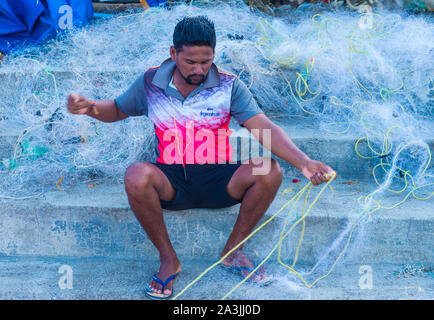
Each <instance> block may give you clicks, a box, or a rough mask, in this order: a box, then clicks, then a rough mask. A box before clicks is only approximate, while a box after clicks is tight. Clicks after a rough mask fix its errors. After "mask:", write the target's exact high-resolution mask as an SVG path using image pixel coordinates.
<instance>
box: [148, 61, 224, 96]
mask: <svg viewBox="0 0 434 320" xmlns="http://www.w3.org/2000/svg"><path fill="white" fill-rule="evenodd" d="M175 66H176V63H175V61H173V60H172V59H171V58H169V59H166V60H165V61H164V62H163V63H162V64H161V66H160V67H159V68H158V69H157V72H156V73H155V75H154V79H153V80H152V84H153V85H155V86H157V87H159V88H161V89H163V90H167V88H168V87H169V84H170V83H171V79H172V77H173V71H174V69H175ZM219 85H220V75H219V72H218V69H217V66H216V65H215V64H214V63H213V64H212V65H211V69H209V71H208V75H207V76H206V78H205V81H204V82H203V87H204V88H205V89H207V88H212V87H217V86H219Z"/></svg>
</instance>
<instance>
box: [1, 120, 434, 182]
mask: <svg viewBox="0 0 434 320" xmlns="http://www.w3.org/2000/svg"><path fill="white" fill-rule="evenodd" d="M271 119H272V120H273V121H274V122H275V123H276V124H278V125H279V126H281V127H282V129H283V130H284V131H285V132H286V133H287V134H288V136H289V137H290V138H291V139H292V140H293V141H294V143H295V144H296V145H297V146H298V147H299V148H300V149H301V150H302V151H304V152H305V153H306V154H307V155H308V156H309V157H310V158H312V159H315V160H320V161H323V162H325V163H326V164H328V165H329V166H331V167H332V168H334V169H335V170H336V171H337V172H338V173H339V175H340V176H341V177H344V178H346V179H370V178H372V169H373V168H374V166H375V165H376V164H377V163H378V161H379V160H378V159H375V158H374V159H363V158H361V157H359V156H358V155H357V154H356V152H355V144H356V142H357V140H358V139H359V138H360V137H362V135H361V134H357V133H354V132H353V133H347V134H332V133H327V132H324V130H321V129H319V125H318V122H317V119H314V118H307V119H300V117H293V118H291V117H286V118H285V119H283V120H282V119H274V118H271ZM422 123H423V125H421V127H422V128H423V129H422V130H421V133H420V135H421V138H422V139H423V141H425V142H426V143H427V144H428V146H429V148H430V150H431V152H432V150H433V149H434V137H433V136H432V134H430V132H429V130H430V128H432V127H433V125H434V122H432V121H425V122H422ZM149 124H151V123H150V122H149ZM108 125H109V124H108ZM230 129H231V130H233V133H232V135H231V137H230V139H229V141H230V144H231V146H232V148H233V149H234V155H236V159H238V160H243V161H244V160H247V159H249V158H255V157H259V156H263V155H264V150H263V147H262V146H261V145H260V144H259V142H258V141H257V140H256V139H255V138H254V137H253V135H251V134H250V133H249V132H248V131H247V129H245V128H242V127H240V126H239V125H238V124H237V123H236V122H235V121H234V120H232V121H231V124H230ZM21 130H23V128H22V127H20V126H19V125H18V124H17V123H16V122H12V121H9V120H3V121H2V122H0V161H1V160H4V159H9V158H11V157H12V155H13V150H14V147H15V144H16V141H17V139H18V135H19V133H20V131H21ZM90 134H91V133H90ZM271 139H273V138H271ZM272 141H273V140H272ZM358 148H359V152H361V153H362V154H363V155H371V153H370V151H369V150H368V148H367V143H366V141H363V142H361V143H359V146H358ZM266 155H267V156H270V155H271V153H268V154H266ZM272 157H273V158H276V159H278V160H279V163H280V165H281V167H282V168H283V170H284V173H285V175H298V174H299V172H298V170H297V169H296V168H294V167H293V166H291V165H290V164H289V163H287V162H286V161H283V160H281V159H279V158H277V157H276V156H274V155H272ZM234 159H235V156H234ZM138 160H144V161H153V159H151V158H149V159H148V158H144V159H138ZM389 161H391V159H389ZM432 166H433V163H432V162H431V164H430V167H432ZM0 167H1V164H0Z"/></svg>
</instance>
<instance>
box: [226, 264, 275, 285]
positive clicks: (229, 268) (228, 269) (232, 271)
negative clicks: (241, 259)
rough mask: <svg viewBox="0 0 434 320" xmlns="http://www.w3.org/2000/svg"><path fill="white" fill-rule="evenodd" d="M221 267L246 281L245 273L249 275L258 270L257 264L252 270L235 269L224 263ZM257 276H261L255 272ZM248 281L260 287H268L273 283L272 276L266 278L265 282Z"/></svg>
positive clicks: (246, 268) (245, 268) (244, 268)
mask: <svg viewBox="0 0 434 320" xmlns="http://www.w3.org/2000/svg"><path fill="white" fill-rule="evenodd" d="M220 266H221V267H222V268H223V269H224V270H226V271H229V272H231V273H233V274H235V275H237V276H240V277H241V278H243V279H245V278H246V276H245V275H244V274H243V271H248V272H249V273H251V272H252V271H253V270H255V269H256V267H257V264H256V263H254V264H253V268H252V269H251V268H248V267H233V266H225V265H224V264H223V263H221V264H220ZM255 274H256V275H257V276H260V274H259V272H258V270H256V271H255ZM246 281H247V282H250V283H254V284H258V285H260V286H267V285H269V284H270V283H271V282H273V278H272V277H270V276H268V277H266V278H265V280H261V281H256V280H253V279H252V277H250V278H249V279H247V280H246Z"/></svg>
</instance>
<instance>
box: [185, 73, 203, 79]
mask: <svg viewBox="0 0 434 320" xmlns="http://www.w3.org/2000/svg"><path fill="white" fill-rule="evenodd" d="M193 77H201V78H202V79H205V75H204V74H190V75H189V76H188V77H187V78H189V79H191V78H193Z"/></svg>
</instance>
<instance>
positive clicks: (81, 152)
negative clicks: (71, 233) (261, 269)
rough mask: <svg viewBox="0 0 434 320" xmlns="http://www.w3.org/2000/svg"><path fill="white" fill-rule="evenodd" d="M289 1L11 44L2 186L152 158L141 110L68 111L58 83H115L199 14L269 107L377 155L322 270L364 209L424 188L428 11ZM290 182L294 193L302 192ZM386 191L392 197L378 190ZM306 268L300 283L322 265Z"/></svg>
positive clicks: (197, 8)
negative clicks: (287, 9) (99, 114)
mask: <svg viewBox="0 0 434 320" xmlns="http://www.w3.org/2000/svg"><path fill="white" fill-rule="evenodd" d="M279 10H280V12H284V11H283V10H282V8H279ZM276 12H278V11H276ZM292 13H293V14H291V15H282V16H277V15H276V16H269V15H266V14H265V13H263V12H261V11H258V10H255V9H253V8H251V7H247V6H246V5H245V4H244V2H243V1H235V0H234V1H225V2H214V1H212V2H209V1H208V2H207V1H201V2H199V1H194V2H192V3H190V4H189V5H186V4H182V3H180V4H176V3H174V4H172V6H171V7H170V9H163V8H151V9H148V10H146V11H131V12H127V13H122V14H117V15H113V16H112V17H110V18H107V19H99V20H96V21H94V22H93V23H92V24H91V25H90V26H88V27H85V28H82V29H73V30H70V31H68V32H67V33H64V34H61V35H59V36H58V37H57V38H56V39H53V40H50V41H49V42H47V43H46V44H45V45H43V46H41V47H36V48H26V49H22V50H20V51H17V52H14V53H12V54H10V55H9V56H8V57H7V59H5V60H4V61H3V62H2V64H1V69H0V78H1V80H2V86H0V133H1V134H2V135H3V136H5V137H6V136H9V137H10V139H9V141H10V144H9V146H8V147H7V148H6V150H3V151H4V152H3V158H2V159H1V163H0V176H1V179H0V200H2V199H3V200H4V199H8V200H9V199H25V198H32V197H40V196H42V195H43V193H44V192H45V191H47V190H55V188H58V183H59V181H62V184H63V185H65V186H66V185H74V184H77V183H82V182H88V181H95V180H98V179H99V180H104V181H110V179H112V180H113V181H117V182H120V181H122V179H123V175H124V172H125V169H126V168H127V167H128V166H129V165H130V164H131V163H133V162H134V161H137V160H139V159H142V160H152V159H153V143H154V132H153V125H152V123H151V122H150V120H149V119H147V118H145V117H139V118H128V119H127V120H124V121H121V122H117V123H110V124H105V123H101V122H98V121H95V120H93V119H90V118H88V117H83V116H74V115H71V114H68V113H67V110H66V108H65V105H66V99H67V96H68V95H69V94H71V93H78V94H81V95H84V96H86V97H87V98H89V99H91V100H99V99H113V98H115V97H117V96H118V95H119V94H121V93H123V92H124V91H125V90H126V89H127V88H128V87H129V86H130V85H131V83H132V82H133V81H134V80H135V79H136V78H137V77H138V76H139V75H140V74H141V73H143V72H144V71H146V70H147V69H148V68H150V67H153V66H157V65H159V64H160V63H161V62H162V61H163V60H165V59H166V58H167V57H169V47H170V45H171V44H172V43H171V39H172V33H173V29H174V27H175V25H176V23H177V21H179V20H180V19H181V18H182V17H184V16H193V15H199V14H204V15H207V16H208V17H209V18H210V19H211V20H213V21H214V23H215V26H216V32H217V47H216V59H215V63H216V64H217V65H218V66H219V67H220V68H221V69H222V70H224V71H226V72H229V73H233V74H236V75H237V76H239V78H240V79H241V80H242V81H243V82H244V83H246V85H247V86H248V88H249V89H250V90H251V92H252V93H253V94H254V96H255V98H256V100H257V102H258V103H259V105H260V106H261V108H262V109H263V110H264V111H265V112H266V113H267V114H269V115H270V114H279V115H281V116H282V115H283V117H285V116H297V117H300V119H302V118H305V119H314V120H315V121H316V122H317V124H318V126H317V129H318V132H319V133H327V134H334V135H348V134H350V135H351V137H354V138H355V141H356V143H355V146H354V148H355V152H356V154H357V155H358V156H360V157H361V158H363V159H367V161H368V160H369V161H373V162H374V167H373V170H372V179H373V181H375V182H376V183H377V184H378V188H377V189H376V190H373V191H372V192H368V193H366V195H364V196H362V197H360V198H359V199H358V200H357V201H358V210H356V212H355V213H354V214H353V215H352V216H349V217H348V224H347V226H346V227H344V228H343V230H341V233H340V236H339V237H338V238H337V239H336V240H335V242H334V243H333V244H331V245H329V246H328V248H326V249H325V250H322V251H321V253H318V256H317V260H318V263H317V264H316V265H315V267H314V269H315V270H317V269H318V270H320V269H321V268H322V270H325V273H321V274H327V271H328V270H331V268H333V267H334V265H335V263H336V262H337V261H338V260H339V259H340V258H341V253H342V252H344V251H345V250H346V248H347V247H348V244H349V241H350V239H351V237H352V234H353V232H354V230H355V229H356V227H357V226H358V225H360V224H361V223H362V221H363V220H364V219H365V218H366V217H368V216H371V215H372V214H373V213H375V212H377V211H379V210H381V209H393V208H395V207H396V206H398V205H399V204H401V203H403V202H404V201H406V200H408V199H409V198H416V199H419V200H427V199H429V198H430V197H431V196H432V195H433V180H434V179H433V178H434V173H433V169H432V164H431V149H432V144H431V145H430V144H429V143H430V142H431V140H430V139H431V138H432V124H431V123H432V122H431V121H432V114H433V106H434V101H433V90H434V89H433V86H434V79H433V64H432V61H433V58H434V51H433V48H434V42H433V39H434V24H433V21H432V17H431V16H429V15H417V16H415V15H409V14H407V13H406V12H402V11H400V12H396V11H389V10H386V9H384V8H383V9H378V10H376V11H375V12H365V13H359V12H357V11H354V10H351V9H350V8H347V9H340V10H331V9H330V6H326V5H324V4H319V5H318V6H315V5H312V6H310V7H309V8H304V9H303V10H296V11H294V10H293V11H292ZM228 17H230V18H228ZM289 135H291V134H290V133H289ZM3 148H5V147H3ZM335 169H336V170H337V171H338V172H339V168H335ZM321 190H323V189H321ZM299 191H300V192H301V191H303V192H301V193H300V194H296V196H295V197H294V201H298V200H300V199H304V198H303V197H304V196H306V195H309V193H310V189H308V188H305V189H301V188H300V190H299ZM321 193H322V191H316V193H315V192H312V194H315V196H316V195H318V197H319V196H320V195H321ZM386 193H393V194H396V197H395V198H392V200H391V202H390V203H388V204H383V203H381V201H380V200H381V199H383V198H384V195H385V194H386ZM315 196H314V195H311V196H310V197H311V198H310V200H309V201H308V200H306V204H305V205H304V206H301V205H300V206H299V207H297V208H298V209H294V211H297V212H298V213H294V214H292V213H291V214H285V215H284V216H279V219H280V220H279V221H280V222H279V223H281V225H282V229H281V231H280V236H279V237H277V236H276V239H274V240H273V241H274V242H273V244H272V245H271V244H270V247H269V248H268V249H264V250H263V252H264V253H263V257H266V256H267V254H268V253H267V252H271V251H270V250H275V251H273V252H275V253H277V252H278V251H279V252H280V250H281V249H282V245H284V244H285V243H286V241H287V239H288V238H287V235H286V234H287V233H288V231H290V230H293V229H292V228H293V227H294V228H295V227H296V226H298V227H300V226H302V225H303V226H304V224H305V220H304V218H303V217H305V215H306V212H309V210H308V207H309V203H312V205H313V204H314V203H315V200H313V202H310V201H312V199H314V198H315ZM297 197H298V198H297ZM302 202H303V200H300V203H302ZM300 212H301V213H300ZM277 234H279V232H278V233H277ZM300 243H301V242H300ZM267 250H268V251H267ZM276 250H278V251H276ZM279 254H280V253H279ZM296 260H297V259H296V258H295V259H293V260H292V261H293V262H294V264H295V262H296ZM287 267H290V269H292V267H291V266H287ZM293 271H294V270H293ZM293 273H295V272H293ZM308 274H309V275H312V277H311V278H312V280H311V281H306V282H305V284H306V285H309V286H310V285H312V284H315V283H316V282H317V280H318V279H321V277H320V276H317V275H314V273H313V271H310V272H308ZM303 279H304V278H303ZM315 279H317V280H315ZM303 281H304V280H303Z"/></svg>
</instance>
